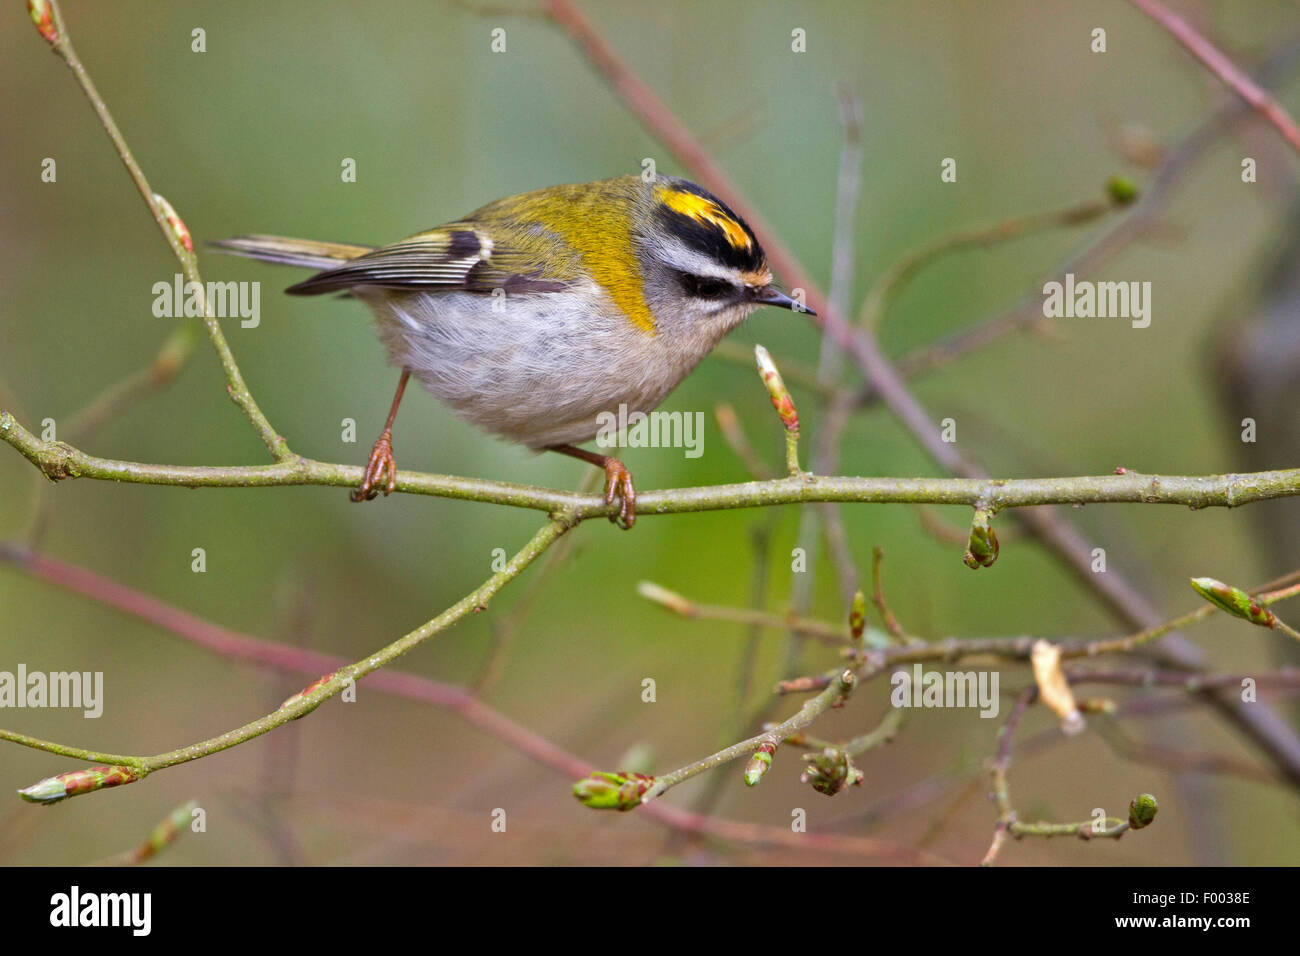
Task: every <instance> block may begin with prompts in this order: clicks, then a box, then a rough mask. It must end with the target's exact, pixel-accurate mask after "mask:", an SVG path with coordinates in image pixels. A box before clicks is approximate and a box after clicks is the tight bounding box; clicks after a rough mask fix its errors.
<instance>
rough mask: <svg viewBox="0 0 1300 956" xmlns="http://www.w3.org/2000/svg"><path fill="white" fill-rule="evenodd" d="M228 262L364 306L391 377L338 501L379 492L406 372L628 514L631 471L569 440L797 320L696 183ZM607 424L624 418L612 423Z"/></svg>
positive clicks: (569, 195) (753, 244)
mask: <svg viewBox="0 0 1300 956" xmlns="http://www.w3.org/2000/svg"><path fill="white" fill-rule="evenodd" d="M213 245H214V246H216V247H218V248H220V249H222V250H224V251H227V252H231V253H234V254H237V255H243V256H249V257H251V258H254V259H262V260H264V261H267V262H276V263H282V264H285V265H292V266H305V267H309V268H313V269H320V270H323V271H320V272H318V273H317V274H316V275H314V276H312V277H311V278H309V279H306V280H305V281H303V282H299V283H298V284H297V285H294V286H291V287H289V289H288V290H287V291H288V292H289V293H290V294H291V295H320V294H323V293H331V292H342V293H344V294H345V295H351V296H353V297H355V298H358V299H360V300H361V301H362V302H364V303H365V304H366V305H368V306H369V307H370V309H371V311H372V312H373V313H374V316H375V320H376V325H377V327H378V331H379V336H380V338H381V339H382V340H383V342H384V345H385V346H386V348H387V350H388V354H389V357H390V359H391V361H392V362H393V364H394V365H396V366H397V367H399V368H401V369H402V375H401V380H400V382H399V383H398V387H397V394H396V395H395V397H394V399H393V404H392V408H391V410H390V411H389V414H388V421H387V424H386V425H385V427H384V430H383V432H382V434H381V435H380V437H379V440H378V441H376V442H375V445H374V449H373V451H372V452H371V456H370V461H369V463H368V465H367V467H366V471H365V476H364V478H363V480H362V483H361V486H360V488H358V489H357V490H356V491H354V492H353V493H352V499H353V500H354V501H363V500H366V499H369V498H373V497H374V496H375V495H376V494H377V493H378V492H379V491H380V490H382V491H383V492H384V494H388V493H390V492H392V491H393V490H394V488H395V487H396V483H397V466H396V463H395V461H394V458H393V445H392V427H393V419H394V418H395V417H396V414H397V407H398V405H399V404H400V402H401V399H402V393H403V391H404V389H405V387H406V383H407V380H408V379H409V377H410V376H412V375H414V376H415V377H416V378H417V379H418V380H419V381H420V382H421V383H422V384H423V385H424V387H425V388H427V389H428V390H429V391H430V392H432V393H433V394H434V395H435V396H436V397H437V398H439V399H441V400H442V401H443V402H445V403H446V404H447V405H449V406H450V407H451V409H452V410H453V411H454V412H455V413H456V414H457V415H459V416H460V417H461V418H463V419H465V420H466V421H468V422H472V423H473V424H475V425H478V426H480V427H481V428H484V429H486V430H487V431H489V432H492V433H494V434H496V435H499V436H501V437H503V438H506V439H509V440H511V441H515V442H519V443H521V444H523V445H526V446H528V447H529V448H532V449H534V450H537V451H542V450H549V451H558V452H562V453H563V454H566V455H570V456H572V457H575V458H579V459H581V460H583V461H587V462H590V463H592V464H594V465H597V466H599V467H601V468H603V469H604V470H605V476H606V477H605V500H606V502H607V503H609V504H611V505H612V504H613V503H614V500H615V498H619V499H621V500H620V503H619V510H618V512H617V514H615V515H611V520H615V519H617V520H618V522H619V523H620V524H621V525H622V526H623V527H625V528H628V527H631V526H632V524H633V523H634V521H635V520H636V492H635V489H634V488H633V484H632V476H631V474H630V473H629V472H628V470H627V468H626V467H624V465H623V463H622V462H620V461H619V460H618V459H616V458H611V457H608V456H605V455H600V454H596V453H595V452H590V451H585V450H583V449H580V448H577V447H576V446H577V445H578V444H579V443H582V442H586V441H590V440H591V439H592V438H593V437H595V435H596V434H597V432H598V431H599V428H600V420H601V419H600V415H601V413H602V412H612V413H614V414H615V415H617V414H618V412H619V406H620V405H622V406H626V410H627V412H628V413H631V412H649V411H651V410H653V409H654V408H655V407H656V406H657V405H658V404H659V403H660V402H661V401H663V399H664V397H665V396H667V395H668V393H669V392H671V391H672V390H673V389H674V388H675V387H676V386H677V384H678V383H679V382H681V380H682V379H683V378H685V377H686V376H687V375H688V374H689V373H690V371H691V370H692V369H693V368H695V366H696V365H697V364H699V362H700V360H701V359H703V358H704V356H705V355H707V354H708V353H709V351H710V350H711V349H712V348H713V347H714V346H715V345H716V344H717V343H718V341H719V340H720V339H721V338H722V337H723V336H724V335H726V334H727V333H728V332H730V331H731V330H732V329H733V328H735V327H736V326H737V325H738V324H739V323H740V322H741V321H742V320H743V319H744V318H745V317H746V316H748V315H749V314H750V313H751V312H753V311H754V310H755V309H757V308H758V307H759V306H760V305H775V306H780V307H781V308H785V309H794V310H796V311H809V310H808V309H807V308H806V307H804V306H803V305H802V304H801V303H800V302H797V301H796V300H794V299H791V298H790V297H789V296H787V295H785V294H784V293H782V292H780V291H778V290H777V289H776V288H775V287H774V286H773V285H772V273H771V272H770V271H769V269H768V266H767V259H766V257H765V256H764V254H763V250H762V248H761V247H760V246H759V244H758V240H757V239H756V238H755V237H754V233H753V232H752V231H751V230H750V228H749V226H747V225H746V224H745V223H744V221H743V220H741V218H740V217H739V216H737V215H736V214H735V213H734V212H732V211H731V209H729V208H728V207H727V205H726V204H725V203H724V202H722V200H720V199H718V198H717V197H716V196H713V195H712V194H710V193H709V192H708V191H706V190H705V189H702V188H701V187H699V186H697V185H695V184H694V183H691V182H687V181H686V180H684V179H677V178H672V177H666V176H656V177H653V178H645V177H642V176H622V177H619V178H616V179H605V180H600V181H599V182H592V183H581V184H577V185H569V186H552V187H550V188H547V189H539V190H536V191H535V192H528V193H523V194H521V195H518V196H511V197H509V198H507V199H500V200H498V201H496V202H494V203H491V204H489V205H487V206H484V207H483V208H482V209H479V210H477V211H475V212H472V213H470V214H469V215H468V216H465V217H464V218H463V219H459V220H457V221H455V222H451V223H448V224H447V225H444V226H438V227H437V228H434V229H430V230H428V231H426V232H421V233H418V234H417V235H414V236H411V237H410V238H409V239H403V240H401V241H399V242H395V243H393V244H392V245H387V246H381V247H379V248H372V247H370V246H354V245H344V244H340V243H333V242H315V241H311V240H305V239H287V238H283V237H279V236H260V235H254V236H240V237H237V238H233V239H224V240H220V241H217V242H215V243H213ZM624 420H625V419H624Z"/></svg>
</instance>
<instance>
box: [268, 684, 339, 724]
mask: <svg viewBox="0 0 1300 956" xmlns="http://www.w3.org/2000/svg"><path fill="white" fill-rule="evenodd" d="M333 676H334V675H333V674H322V675H321V676H320V677H318V678H316V679H315V680H314V681H312V682H311V683H310V684H308V685H307V686H306V687H304V688H303V689H302V690H300V691H298V693H296V694H294V695H293V696H291V697H287V698H285V701H284V703H282V704H281V705H280V706H279V707H277V708H276V710H285V709H287V708H289V707H292V706H293V705H294V704H296V703H298V701H300V700H303V699H304V698H307V697H310V696H311V694H312V692H313V691H314V690H316V688H317V687H319V686H320V685H321V684H324V683H325V682H326V681H328V680H329V679H330V678H332V677H333ZM320 705H321V701H319V700H318V701H316V702H315V703H314V704H312V705H311V706H310V707H308V708H307V709H306V710H304V711H303V712H302V713H301V714H299V715H298V717H306V716H307V715H308V714H310V713H311V712H312V711H313V710H315V709H316V708H317V707H319V706H320ZM298 717H295V718H293V719H294V720H297V719H298Z"/></svg>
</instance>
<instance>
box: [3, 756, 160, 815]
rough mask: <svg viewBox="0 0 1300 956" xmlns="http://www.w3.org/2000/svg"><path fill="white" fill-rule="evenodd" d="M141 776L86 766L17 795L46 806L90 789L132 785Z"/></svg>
mask: <svg viewBox="0 0 1300 956" xmlns="http://www.w3.org/2000/svg"><path fill="white" fill-rule="evenodd" d="M142 776H144V774H143V773H142V772H141V771H139V770H137V769H135V768H134V767H126V766H116V767H88V768H87V769H85V770H71V771H69V772H68V773H61V774H57V775H56V776H53V777H46V778H45V779H44V780H39V781H37V782H36V783H34V784H32V785H31V786H30V787H26V788H24V789H22V790H19V791H18V796H20V797H22V798H23V799H24V800H26V801H27V802H29V803H43V804H46V805H47V806H48V805H49V804H51V803H58V802H59V801H60V800H64V799H66V798H68V797H75V796H77V795H78V794H81V793H90V792H91V791H92V790H105V789H107V788H109V787H120V786H122V785H123V784H127V783H135V782H136V781H137V780H139V779H140V778H141V777H142Z"/></svg>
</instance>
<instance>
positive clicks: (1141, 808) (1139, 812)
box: [1128, 793, 1160, 830]
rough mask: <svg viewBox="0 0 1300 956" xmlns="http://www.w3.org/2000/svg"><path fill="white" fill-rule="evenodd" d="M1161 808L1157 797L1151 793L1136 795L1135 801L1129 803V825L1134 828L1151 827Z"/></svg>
mask: <svg viewBox="0 0 1300 956" xmlns="http://www.w3.org/2000/svg"><path fill="white" fill-rule="evenodd" d="M1159 809H1160V805H1159V804H1158V803H1157V802H1156V798H1155V797H1153V796H1151V794H1149V793H1143V794H1140V795H1139V796H1136V797H1134V798H1133V802H1132V803H1130V804H1129V805H1128V825H1129V826H1130V827H1132V828H1133V829H1134V830H1141V829H1142V828H1143V827H1149V826H1150V825H1151V821H1152V820H1154V819H1155V818H1156V811H1157V810H1159Z"/></svg>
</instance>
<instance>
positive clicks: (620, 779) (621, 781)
mask: <svg viewBox="0 0 1300 956" xmlns="http://www.w3.org/2000/svg"><path fill="white" fill-rule="evenodd" d="M654 782H655V778H654V777H651V776H648V775H647V774H644V773H633V772H632V771H629V770H623V771H620V772H619V773H606V772H605V771H603V770H593V771H592V772H591V773H590V774H589V775H588V776H587V777H585V778H583V779H582V780H579V781H578V782H577V783H575V784H574V785H573V795H574V796H575V797H577V798H578V802H579V803H581V804H582V805H583V806H584V807H590V808H591V809H593V810H624V811H626V810H631V809H632V808H633V807H636V806H639V805H640V803H641V798H642V797H643V796H645V792H646V791H647V790H649V789H650V788H651V787H652V786H653V785H654Z"/></svg>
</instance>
